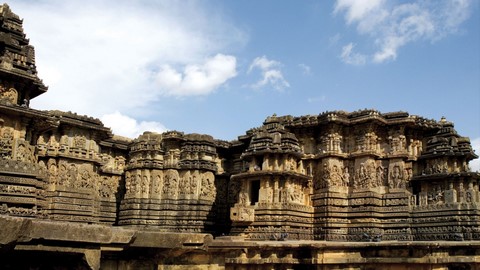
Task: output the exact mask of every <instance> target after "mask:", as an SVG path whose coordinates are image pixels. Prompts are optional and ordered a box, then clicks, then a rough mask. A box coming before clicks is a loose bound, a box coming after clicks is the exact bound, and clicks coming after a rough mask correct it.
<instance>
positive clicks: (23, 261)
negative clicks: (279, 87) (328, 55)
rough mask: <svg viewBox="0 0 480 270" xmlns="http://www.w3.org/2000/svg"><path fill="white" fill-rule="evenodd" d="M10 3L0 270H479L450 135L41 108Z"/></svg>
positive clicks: (473, 218) (383, 123)
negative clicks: (219, 126)
mask: <svg viewBox="0 0 480 270" xmlns="http://www.w3.org/2000/svg"><path fill="white" fill-rule="evenodd" d="M46 91H47V87H46V86H45V85H44V84H43V82H42V81H41V80H40V79H39V78H38V76H37V71H36V66H35V51H34V48H33V47H32V46H31V45H30V44H29V41H28V39H27V38H26V36H25V34H24V33H23V29H22V20H21V19H20V18H19V17H18V16H17V15H15V14H14V13H12V11H11V10H10V8H9V7H8V6H7V5H6V4H4V5H3V6H0V268H1V269H115V270H116V269H118V270H128V269H159V270H160V269H210V270H216V269H230V270H237V269H238V270H247V269H322V270H324V269H480V266H479V264H480V193H479V185H480V184H479V182H480V173H478V172H471V171H470V169H469V166H468V163H469V161H470V160H472V159H475V158H477V155H476V154H475V153H474V152H473V150H472V147H471V145H470V141H469V139H468V138H466V137H462V136H461V135H459V134H457V132H456V131H455V129H454V126H453V124H452V123H451V122H448V121H446V120H445V119H441V120H440V121H434V120H428V119H425V118H422V117H419V116H414V115H409V114H408V113H406V112H393V113H381V112H378V111H375V110H360V111H356V112H345V111H332V112H324V113H321V114H319V115H308V116H300V117H293V116H276V115H272V116H270V117H267V118H266V120H265V121H264V122H263V124H262V125H261V126H260V127H258V128H253V129H250V130H248V131H246V133H245V134H243V135H240V136H239V137H238V140H235V141H230V142H227V141H221V140H216V139H214V138H212V136H209V135H201V134H185V133H182V132H178V131H169V132H165V133H162V134H157V133H151V132H145V133H143V135H141V136H139V137H138V138H136V139H133V140H131V139H127V138H122V137H118V136H115V135H113V134H112V133H111V130H110V129H109V128H108V127H105V126H104V125H103V124H102V123H101V122H100V121H99V120H98V119H94V118H91V117H88V116H81V115H77V114H75V113H71V112H62V111H40V110H35V109H33V108H30V107H29V101H30V100H31V99H33V98H35V97H36V96H38V95H40V94H45V92H46Z"/></svg>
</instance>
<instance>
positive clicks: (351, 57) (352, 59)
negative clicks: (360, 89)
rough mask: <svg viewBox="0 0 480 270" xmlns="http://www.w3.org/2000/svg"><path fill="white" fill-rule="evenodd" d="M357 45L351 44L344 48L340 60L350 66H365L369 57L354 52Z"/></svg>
mask: <svg viewBox="0 0 480 270" xmlns="http://www.w3.org/2000/svg"><path fill="white" fill-rule="evenodd" d="M354 47H355V44H353V43H349V44H347V45H345V46H343V48H342V54H341V55H340V58H341V59H342V60H343V62H345V63H347V64H350V65H357V66H359V65H363V64H365V62H366V61H367V57H366V56H365V55H362V54H359V53H355V52H353V48H354Z"/></svg>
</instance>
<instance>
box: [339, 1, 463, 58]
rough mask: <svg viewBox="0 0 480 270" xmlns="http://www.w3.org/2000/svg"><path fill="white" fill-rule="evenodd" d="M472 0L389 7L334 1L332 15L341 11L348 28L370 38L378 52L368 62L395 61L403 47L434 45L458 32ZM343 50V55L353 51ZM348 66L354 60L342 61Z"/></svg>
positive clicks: (386, 4) (368, 2) (388, 3)
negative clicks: (420, 43)
mask: <svg viewBox="0 0 480 270" xmlns="http://www.w3.org/2000/svg"><path fill="white" fill-rule="evenodd" d="M470 5H471V0H441V1H440V0H439V1H428V0H427V1H416V2H411V3H401V4H396V5H395V4H392V2H387V1H385V0H337V2H336V4H335V6H334V11H333V12H334V14H339V13H342V12H344V18H345V21H346V23H347V24H348V25H356V26H357V31H358V33H359V34H362V35H369V36H370V37H372V41H373V42H374V44H375V46H376V47H377V50H376V51H375V52H374V53H372V55H371V60H372V61H373V62H375V63H383V62H386V61H392V60H395V59H396V58H397V56H398V51H399V50H400V48H402V47H403V46H406V45H407V44H409V43H412V42H416V41H421V40H424V41H429V42H435V41H438V40H440V39H442V38H444V37H445V36H448V35H450V34H452V33H455V32H457V31H458V29H459V26H460V25H461V24H462V23H463V22H464V21H465V20H467V19H468V17H469V16H470ZM350 44H352V43H350ZM350 44H348V45H346V46H344V47H343V48H342V55H343V54H344V53H345V52H348V49H349V48H353V47H352V46H350ZM342 59H344V61H345V62H346V63H348V64H356V61H353V62H352V61H350V62H348V60H349V59H350V58H348V57H347V58H344V57H342Z"/></svg>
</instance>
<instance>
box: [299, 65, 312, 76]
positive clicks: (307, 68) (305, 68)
mask: <svg viewBox="0 0 480 270" xmlns="http://www.w3.org/2000/svg"><path fill="white" fill-rule="evenodd" d="M298 67H299V68H300V69H301V70H302V73H303V75H310V74H312V68H310V66H308V65H306V64H298Z"/></svg>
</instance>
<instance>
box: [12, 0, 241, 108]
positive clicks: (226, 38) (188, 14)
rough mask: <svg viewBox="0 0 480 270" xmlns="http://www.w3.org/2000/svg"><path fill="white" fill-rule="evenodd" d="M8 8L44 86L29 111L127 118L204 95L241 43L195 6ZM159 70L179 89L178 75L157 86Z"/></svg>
mask: <svg viewBox="0 0 480 270" xmlns="http://www.w3.org/2000/svg"><path fill="white" fill-rule="evenodd" d="M10 6H11V9H12V11H13V12H15V13H17V14H18V15H19V16H20V17H22V18H25V19H24V29H25V33H26V34H27V37H28V38H29V39H30V43H31V44H32V45H33V46H34V47H35V49H36V60H37V63H36V64H37V67H38V70H39V76H40V77H41V78H43V79H44V80H45V83H46V84H47V85H48V86H49V90H48V92H47V93H46V94H44V95H42V96H40V97H38V98H36V99H34V100H32V103H31V104H32V107H35V108H37V109H60V110H65V111H70V110H71V111H75V112H78V113H80V114H87V115H91V116H94V117H101V116H102V115H105V114H109V113H112V112H114V111H116V110H118V111H121V112H123V113H129V114H130V115H132V114H134V113H133V112H136V111H139V108H142V107H146V106H147V105H151V103H152V102H155V101H156V100H158V99H159V97H161V96H162V95H164V94H165V93H169V94H171V95H174V93H178V91H179V90H178V89H179V87H180V88H181V87H184V88H181V89H183V91H181V94H182V95H183V96H187V95H190V94H191V95H197V94H199V93H201V94H208V93H211V91H212V89H215V88H218V87H219V86H220V85H221V84H222V83H225V82H226V80H228V79H229V78H232V77H233V74H234V70H235V69H234V66H235V58H234V57H233V56H227V55H222V54H221V53H222V52H224V51H225V50H229V49H231V48H234V47H235V46H242V44H244V42H246V37H245V35H244V34H243V32H242V31H240V30H238V29H237V28H235V27H234V26H232V25H231V24H230V23H229V22H228V20H227V19H225V18H222V17H221V15H219V13H220V12H216V11H215V10H212V9H213V8H212V7H211V6H209V8H210V10H207V9H206V8H205V7H203V6H202V3H200V2H196V1H181V2H179V1H169V0H166V1H145V0H139V1H113V0H105V1H80V0H71V1H60V0H45V1H28V0H19V1H15V2H14V3H11V4H10ZM215 55H216V56H215ZM210 56H215V57H213V58H211V59H208V60H207V61H206V62H204V64H202V65H198V63H202V62H203V61H205V59H206V58H208V57H210ZM215 65H218V66H215ZM176 66H183V67H186V68H185V71H184V72H181V73H180V72H178V71H175V70H174V69H173V68H172V67H176ZM232 66H233V68H232ZM162 67H170V70H168V69H167V70H166V71H165V72H170V74H173V75H176V76H177V75H178V74H180V78H181V83H180V86H179V84H178V83H175V79H177V80H178V78H177V77H178V76H177V77H175V76H173V77H172V78H170V81H168V80H167V81H165V82H161V83H160V84H159V83H158V82H159V81H158V76H152V75H155V73H156V72H157V71H158V70H162ZM209 72H210V73H209ZM157 75H158V74H157ZM163 75H164V77H165V76H166V75H168V73H166V74H163ZM159 76H160V77H161V75H159ZM167 78H168V77H167ZM168 84H171V87H173V88H171V89H166V88H165V86H166V85H168ZM186 88H188V90H185V89H186ZM132 116H133V115H132Z"/></svg>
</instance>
